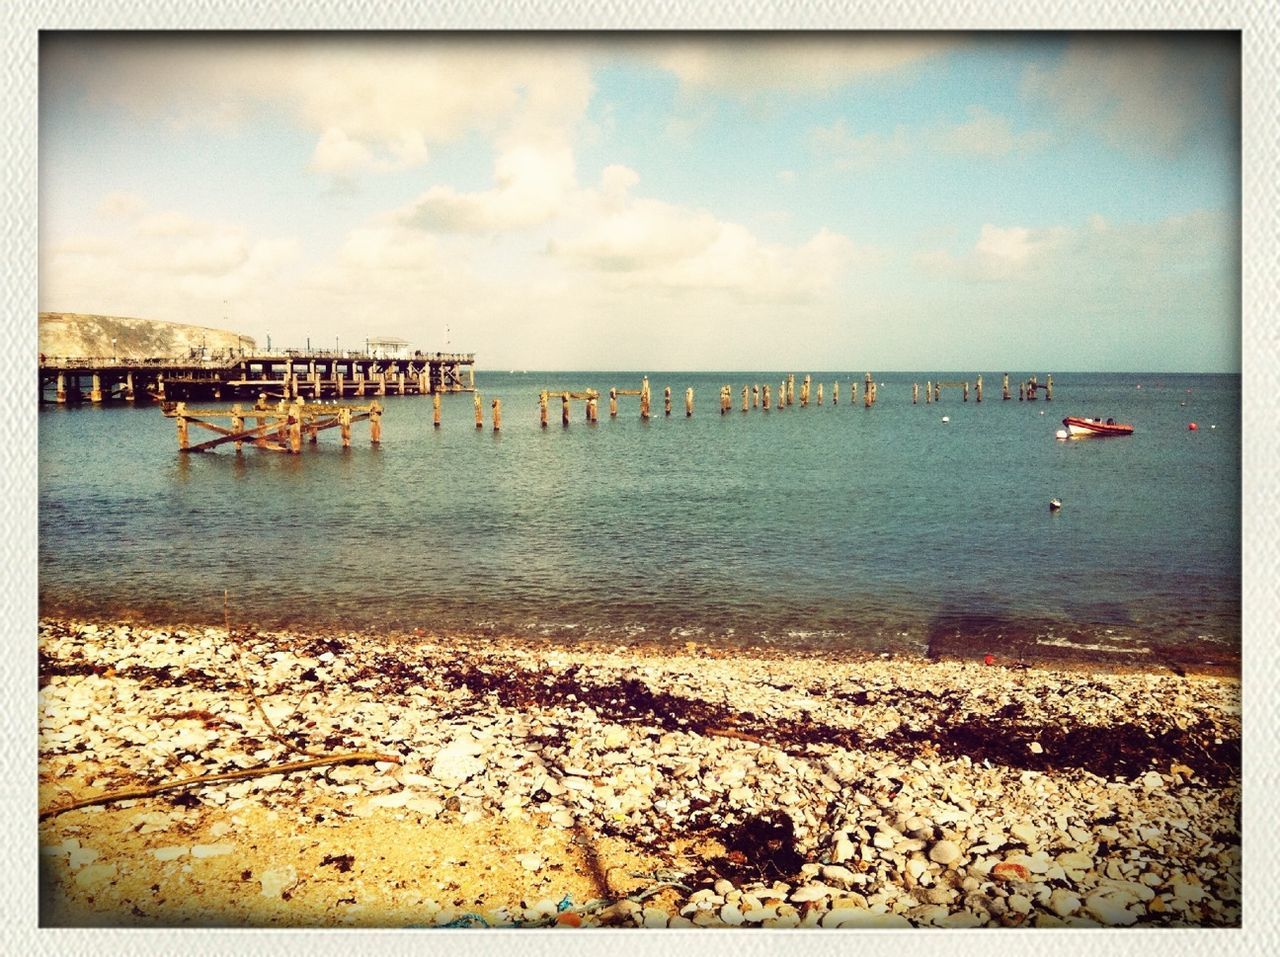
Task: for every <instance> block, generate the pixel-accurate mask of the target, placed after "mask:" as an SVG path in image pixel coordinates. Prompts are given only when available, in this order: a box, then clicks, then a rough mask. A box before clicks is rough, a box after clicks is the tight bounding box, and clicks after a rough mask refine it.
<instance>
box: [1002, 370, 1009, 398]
mask: <svg viewBox="0 0 1280 957" xmlns="http://www.w3.org/2000/svg"><path fill="white" fill-rule="evenodd" d="M1000 398H1001V399H1005V400H1008V399H1009V398H1011V396H1010V395H1009V373H1007V372H1006V373H1005V374H1004V388H1003V390H1001V393H1000Z"/></svg>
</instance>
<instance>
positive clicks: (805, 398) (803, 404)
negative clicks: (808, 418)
mask: <svg viewBox="0 0 1280 957" xmlns="http://www.w3.org/2000/svg"><path fill="white" fill-rule="evenodd" d="M812 380H813V377H812V376H805V377H804V382H802V383H800V408H802V409H807V408H808V407H809V387H810V385H811V384H812Z"/></svg>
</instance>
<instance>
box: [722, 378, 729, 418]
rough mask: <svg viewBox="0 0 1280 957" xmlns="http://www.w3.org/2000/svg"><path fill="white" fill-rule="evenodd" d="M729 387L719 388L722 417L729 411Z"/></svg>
mask: <svg viewBox="0 0 1280 957" xmlns="http://www.w3.org/2000/svg"><path fill="white" fill-rule="evenodd" d="M729 401H730V400H729V387H728V386H727V385H722V386H721V387H720V414H721V415H724V414H725V413H726V412H728V411H729Z"/></svg>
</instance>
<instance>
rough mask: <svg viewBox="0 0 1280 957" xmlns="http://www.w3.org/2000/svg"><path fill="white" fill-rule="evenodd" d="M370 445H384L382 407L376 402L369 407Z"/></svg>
mask: <svg viewBox="0 0 1280 957" xmlns="http://www.w3.org/2000/svg"><path fill="white" fill-rule="evenodd" d="M369 443H370V444H371V445H381V444H382V406H380V405H378V403H376V402H375V403H373V404H372V405H370V406H369Z"/></svg>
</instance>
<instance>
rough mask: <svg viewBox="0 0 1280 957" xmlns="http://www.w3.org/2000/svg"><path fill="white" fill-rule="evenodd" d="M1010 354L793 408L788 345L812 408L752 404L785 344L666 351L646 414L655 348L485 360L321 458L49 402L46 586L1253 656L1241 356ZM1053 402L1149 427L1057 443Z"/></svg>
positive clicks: (760, 633) (504, 617)
mask: <svg viewBox="0 0 1280 957" xmlns="http://www.w3.org/2000/svg"><path fill="white" fill-rule="evenodd" d="M1002 372H1003V370H1000V371H997V372H988V373H984V382H985V387H986V388H985V400H984V401H983V402H982V403H981V404H978V403H976V402H975V401H974V400H973V398H972V397H971V398H970V401H969V402H968V403H965V402H963V401H962V400H961V393H960V390H959V389H955V388H949V389H946V390H944V394H943V398H942V401H941V403H940V404H936V405H926V404H924V400H923V397H922V398H921V401H920V404H919V405H914V406H913V405H912V404H911V383H912V382H913V381H919V382H920V383H921V389H922V390H923V385H924V382H925V380H926V379H933V380H935V381H937V380H944V381H945V380H959V379H961V378H964V377H968V378H972V375H973V374H972V373H969V374H967V376H966V374H964V373H945V372H944V373H941V374H939V373H937V372H934V373H919V374H915V373H892V374H890V373H886V374H881V375H879V376H878V377H877V381H879V382H882V383H884V384H883V385H882V386H881V387H880V388H879V393H878V402H877V405H876V407H875V408H874V409H872V410H866V409H864V408H863V407H862V402H861V399H859V401H858V403H857V404H856V405H852V406H851V405H850V404H849V402H848V395H849V385H850V382H851V381H852V380H854V379H856V380H857V381H858V384H859V392H861V389H862V384H861V383H862V373H861V372H852V373H814V383H815V394H816V383H817V382H822V383H823V384H824V389H825V392H826V402H825V404H824V405H823V406H821V407H819V406H816V405H814V404H812V403H811V405H810V407H809V408H807V409H801V408H800V405H799V398H798V393H799V382H800V380H801V379H803V375H804V373H803V372H800V373H799V374H798V375H797V387H796V388H797V401H796V405H795V406H793V407H792V408H790V409H788V410H786V411H783V412H778V411H776V410H775V411H771V412H768V413H765V412H762V411H760V410H756V411H752V412H749V413H746V414H743V413H742V412H741V411H739V409H740V405H741V393H740V390H741V387H742V385H744V384H755V383H757V382H758V383H762V384H763V383H765V382H768V383H769V384H770V385H771V386H772V389H773V391H774V393H775V400H776V393H777V390H778V386H779V384H780V383H781V381H782V379H783V377H784V373H782V372H775V373H753V374H750V375H747V374H742V373H670V374H665V373H650V382H651V385H652V389H653V395H654V401H653V409H654V418H653V420H652V421H650V422H648V423H643V422H641V421H640V418H639V399H638V398H637V397H622V398H620V399H619V405H620V413H619V415H618V418H617V419H614V420H611V419H610V418H609V413H608V390H609V388H610V386H616V387H618V388H638V387H639V383H640V378H641V374H640V373H606V374H601V373H569V372H566V373H542V372H536V373H535V372H531V373H528V374H520V373H514V374H507V373H486V372H479V373H477V387H478V388H479V389H480V390H481V392H482V393H483V397H484V407H485V421H486V427H485V429H484V430H483V431H477V430H476V428H475V420H474V411H473V402H472V397H471V396H470V395H468V394H459V395H449V396H445V397H444V400H443V425H442V427H441V428H440V429H439V430H436V429H433V427H432V424H431V401H430V400H429V399H424V398H418V397H404V398H400V397H395V396H389V397H387V398H386V399H385V400H384V404H385V409H386V412H385V415H384V418H383V444H382V446H381V448H378V449H374V448H371V447H370V445H369V442H368V428H367V425H366V424H364V423H360V424H357V425H356V426H355V427H354V437H353V446H352V448H351V449H349V450H345V451H344V450H343V449H341V448H340V447H339V443H338V441H337V435H336V430H334V431H330V432H326V433H322V435H321V438H320V442H319V444H318V445H316V446H307V447H305V448H304V453H303V454H302V455H301V456H287V455H278V454H272V453H266V452H261V451H256V450H246V451H245V452H244V453H243V454H242V455H240V456H237V455H236V454H235V453H234V452H233V451H230V450H229V448H228V447H224V449H223V450H221V451H219V452H218V453H217V454H205V455H191V456H183V455H180V454H179V453H178V451H177V439H176V434H175V432H176V429H175V426H174V422H173V421H172V420H170V419H166V418H164V417H163V416H162V415H161V413H160V411H159V410H158V409H157V408H155V407H137V408H134V407H124V406H116V407H110V408H92V407H89V406H84V407H80V408H61V407H57V406H52V405H46V406H44V407H43V408H42V411H41V413H40V419H39V423H40V424H39V443H40V449H39V463H40V476H39V507H40V516H39V520H40V545H39V575H40V598H41V606H42V610H43V611H44V612H45V613H55V612H67V611H74V612H76V613H79V614H93V615H126V616H138V617H146V618H150V619H153V620H159V621H188V622H190V621H208V622H220V621H221V620H222V596H223V589H224V588H226V589H228V590H229V591H230V594H231V602H232V609H233V613H234V615H235V618H236V620H237V621H238V622H240V623H242V624H250V623H251V624H255V625H258V626H261V627H281V626H325V627H327V626H342V627H347V628H353V629H354V628H388V629H411V628H423V629H424V630H428V631H441V632H466V633H479V634H493V635H506V634H517V635H556V636H562V637H570V638H572V637H575V636H581V637H584V638H602V639H608V640H619V641H636V640H653V639H656V640H679V641H685V640H699V641H725V642H735V641H737V642H750V643H761V642H762V643H773V644H789V643H790V644H803V645H812V644H818V645H824V646H829V645H835V646H839V647H848V648H856V649H861V650H871V651H901V650H907V651H930V650H932V651H933V652H934V653H943V654H952V653H956V654H970V653H977V652H981V651H989V652H992V653H996V654H1000V655H1005V656H1012V655H1015V654H1016V655H1017V656H1019V657H1021V656H1034V655H1036V654H1046V655H1050V656H1057V655H1067V656H1074V655H1079V656H1084V657H1089V656H1095V655H1096V656H1104V657H1105V656H1110V657H1115V658H1118V659H1121V660H1132V661H1134V662H1135V663H1142V662H1146V661H1157V660H1158V661H1165V660H1175V661H1183V662H1224V661H1225V662H1230V661H1233V660H1236V659H1237V657H1238V650H1239V638H1240V588H1241V560H1240V554H1241V549H1240V536H1241V530H1240V456H1241V450H1240V378H1239V376H1190V375H1152V374H1145V373H1144V374H1120V375H1110V374H1108V375H1101V374H1080V373H1076V374H1069V373H1058V374H1055V376H1054V400H1053V401H1052V402H1045V401H1043V399H1042V400H1040V401H1037V402H1019V401H1018V400H1017V398H1016V396H1015V398H1014V399H1013V400H1011V401H1008V402H1002V401H1001V400H1000V376H1001V373H1002ZM1029 374H1030V373H1023V372H1017V371H1012V374H1011V381H1012V382H1015V383H1016V382H1017V381H1018V380H1019V379H1020V378H1022V379H1025V378H1026V376H1027V375H1029ZM1039 376H1040V379H1041V380H1042V381H1043V378H1044V373H1043V372H1040V373H1039ZM837 379H838V380H839V381H840V391H841V393H842V395H841V399H842V401H841V404H839V405H832V403H831V386H832V383H833V381H836V380H837ZM726 383H727V384H730V385H732V387H733V411H732V412H730V413H729V414H728V415H726V416H723V417H722V416H721V415H720V414H719V411H718V409H719V388H720V386H721V385H722V384H726ZM667 385H670V386H671V388H672V393H673V414H672V416H671V417H670V418H665V417H664V416H663V414H662V390H663V388H664V387H665V386H667ZM687 386H692V387H693V388H694V390H695V394H696V410H695V414H694V416H693V417H692V418H686V417H685V415H684V390H685V388H686V387H687ZM588 387H592V388H596V389H599V390H600V391H601V394H602V395H601V400H600V422H599V423H598V424H597V425H595V426H590V425H588V424H586V423H585V422H584V421H583V406H582V403H574V412H573V422H572V424H571V426H570V427H569V428H568V429H562V428H561V426H560V404H559V400H558V398H556V397H553V399H552V402H551V407H550V422H551V424H550V427H549V428H548V429H546V430H545V431H544V430H542V429H540V428H539V427H538V399H537V394H538V392H539V390H541V389H543V388H548V389H550V390H552V391H553V392H554V391H555V390H558V389H583V388H588ZM1015 388H1016V386H1015ZM495 397H497V398H501V399H502V409H503V430H502V431H501V432H500V433H497V434H494V433H493V432H492V431H491V429H490V418H489V408H490V402H491V400H492V399H493V398H495ZM943 415H947V416H949V417H950V420H951V421H950V422H949V423H943V422H942V421H941V419H942V416H943ZM1065 415H1096V416H1101V417H1104V418H1105V417H1109V416H1110V417H1114V418H1115V419H1116V420H1117V421H1121V422H1129V423H1132V424H1133V425H1134V426H1135V429H1136V431H1135V434H1134V435H1133V436H1132V437H1129V438H1118V439H1084V440H1073V441H1069V442H1062V441H1057V440H1055V438H1054V432H1055V431H1056V430H1057V429H1058V428H1060V420H1061V419H1062V417H1063V416H1065ZM1191 421H1196V422H1197V424H1198V425H1199V429H1198V431H1194V432H1192V431H1189V430H1188V428H1187V424H1188V423H1189V422H1191ZM192 435H193V441H196V440H197V439H198V437H203V435H202V434H201V433H200V431H199V430H194V429H193V432H192ZM1053 498H1058V499H1060V500H1061V501H1062V503H1063V508H1062V509H1061V511H1059V512H1057V513H1052V512H1051V511H1050V510H1049V508H1048V503H1049V501H1050V499H1053Z"/></svg>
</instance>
